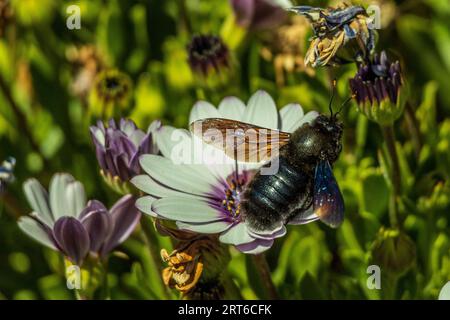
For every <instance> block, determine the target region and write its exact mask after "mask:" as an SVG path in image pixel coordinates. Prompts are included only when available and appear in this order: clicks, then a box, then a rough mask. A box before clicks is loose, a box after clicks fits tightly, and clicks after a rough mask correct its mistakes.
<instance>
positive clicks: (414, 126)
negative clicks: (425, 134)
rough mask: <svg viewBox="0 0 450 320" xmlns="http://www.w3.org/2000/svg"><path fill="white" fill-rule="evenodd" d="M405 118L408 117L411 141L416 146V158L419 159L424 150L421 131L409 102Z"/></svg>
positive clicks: (406, 106) (407, 122)
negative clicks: (421, 151)
mask: <svg viewBox="0 0 450 320" xmlns="http://www.w3.org/2000/svg"><path fill="white" fill-rule="evenodd" d="M405 116H406V124H407V125H408V130H409V132H410V133H411V141H412V143H413V146H414V151H415V154H416V158H419V155H420V150H421V149H422V141H421V137H420V129H419V124H418V121H417V118H416V114H415V112H414V109H413V108H412V106H411V104H410V103H409V102H407V103H406V105H405Z"/></svg>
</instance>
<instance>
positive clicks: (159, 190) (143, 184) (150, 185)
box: [131, 174, 186, 198]
mask: <svg viewBox="0 0 450 320" xmlns="http://www.w3.org/2000/svg"><path fill="white" fill-rule="evenodd" d="M131 183H132V184H134V186H135V187H136V188H138V189H139V190H141V191H143V192H145V193H147V194H149V195H152V196H154V197H157V198H164V197H170V196H174V197H177V196H186V194H185V193H183V192H179V191H176V190H173V189H170V188H167V187H165V186H163V185H161V184H159V183H157V182H156V181H155V180H153V179H152V178H150V177H149V176H148V175H146V174H142V175H139V176H136V177H134V178H133V179H131Z"/></svg>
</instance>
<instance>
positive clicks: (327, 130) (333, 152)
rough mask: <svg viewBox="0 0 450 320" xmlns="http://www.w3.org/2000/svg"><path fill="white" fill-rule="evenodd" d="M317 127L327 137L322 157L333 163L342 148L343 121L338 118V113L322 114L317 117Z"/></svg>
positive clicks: (321, 153) (322, 149)
mask: <svg viewBox="0 0 450 320" xmlns="http://www.w3.org/2000/svg"><path fill="white" fill-rule="evenodd" d="M315 127H316V128H317V129H318V130H320V132H321V133H322V134H323V135H324V136H325V137H326V139H325V143H324V144H323V145H322V148H321V152H320V158H322V160H328V161H330V162H331V163H333V162H334V161H336V159H337V158H338V156H339V153H340V152H341V150H342V143H341V138H342V129H343V127H342V122H340V121H339V120H338V119H337V117H336V115H331V116H327V115H324V114H321V115H319V116H318V117H317V118H316V121H315Z"/></svg>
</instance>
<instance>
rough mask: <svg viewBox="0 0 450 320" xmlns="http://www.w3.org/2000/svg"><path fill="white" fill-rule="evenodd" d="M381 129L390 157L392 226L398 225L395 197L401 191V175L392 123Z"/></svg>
mask: <svg viewBox="0 0 450 320" xmlns="http://www.w3.org/2000/svg"><path fill="white" fill-rule="evenodd" d="M381 130H382V131H383V136H384V140H385V142H386V146H387V150H388V154H389V157H390V159H391V172H390V175H391V182H392V193H391V200H390V201H391V203H390V209H389V220H390V223H391V226H392V227H394V228H397V227H399V214H398V203H397V199H398V197H399V196H400V193H401V177H400V165H399V160H398V154H397V148H396V146H395V133H394V128H393V127H392V125H389V126H384V127H382V128H381Z"/></svg>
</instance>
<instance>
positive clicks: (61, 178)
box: [49, 173, 75, 221]
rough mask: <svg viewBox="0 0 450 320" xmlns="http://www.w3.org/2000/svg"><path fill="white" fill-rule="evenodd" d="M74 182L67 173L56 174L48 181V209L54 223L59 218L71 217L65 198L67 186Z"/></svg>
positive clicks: (66, 198) (67, 200)
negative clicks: (50, 210) (53, 218)
mask: <svg viewBox="0 0 450 320" xmlns="http://www.w3.org/2000/svg"><path fill="white" fill-rule="evenodd" d="M74 181H75V179H74V178H73V177H72V176H71V175H70V174H67V173H56V174H55V175H53V177H52V180H51V181H50V188H49V193H50V194H49V195H50V208H51V209H52V213H53V216H54V217H55V221H56V220H58V219H59V218H60V217H63V216H66V215H71V214H70V209H69V203H68V202H69V199H68V197H67V196H68V195H67V186H68V185H69V184H70V183H72V182H74Z"/></svg>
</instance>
